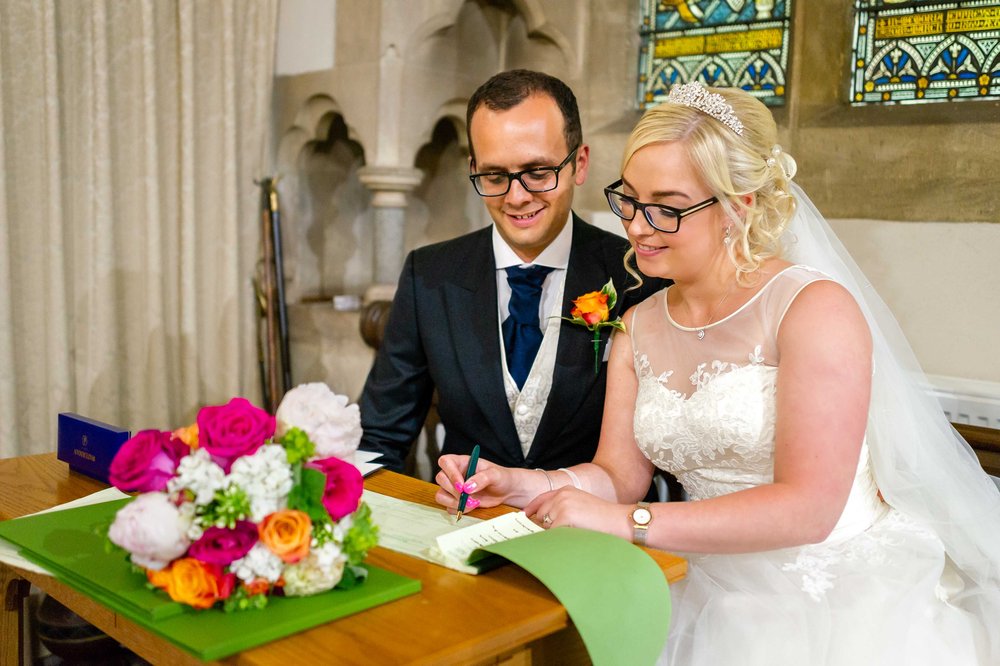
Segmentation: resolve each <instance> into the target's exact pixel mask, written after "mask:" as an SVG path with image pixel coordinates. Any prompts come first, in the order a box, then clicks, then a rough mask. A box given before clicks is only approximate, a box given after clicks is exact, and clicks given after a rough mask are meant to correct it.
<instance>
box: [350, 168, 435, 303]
mask: <svg viewBox="0 0 1000 666" xmlns="http://www.w3.org/2000/svg"><path fill="white" fill-rule="evenodd" d="M358 178H359V179H360V180H361V182H362V184H364V186H365V187H367V188H368V189H369V190H371V191H372V193H373V194H374V197H373V198H372V207H373V208H374V209H375V211H374V214H375V238H374V246H375V253H374V254H375V256H374V268H375V271H374V276H373V277H374V282H375V284H377V285H391V286H393V287H395V284H396V279H397V278H398V277H399V271H400V269H402V268H403V240H404V236H405V224H406V193H407V192H410V191H412V190H413V188H415V187H416V186H417V185H419V184H420V181H421V180H422V179H423V172H422V171H420V169H413V168H410V167H392V166H366V167H363V168H362V169H361V170H360V171H359V172H358Z"/></svg>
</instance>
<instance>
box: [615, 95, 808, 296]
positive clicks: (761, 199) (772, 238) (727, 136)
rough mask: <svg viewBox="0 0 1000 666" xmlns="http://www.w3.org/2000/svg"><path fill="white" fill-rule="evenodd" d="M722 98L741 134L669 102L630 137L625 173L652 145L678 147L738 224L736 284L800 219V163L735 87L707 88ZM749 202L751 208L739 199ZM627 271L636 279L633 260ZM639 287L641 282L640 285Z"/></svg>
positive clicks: (772, 253)
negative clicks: (794, 187) (796, 192)
mask: <svg viewBox="0 0 1000 666" xmlns="http://www.w3.org/2000/svg"><path fill="white" fill-rule="evenodd" d="M705 90H706V91H707V92H708V93H716V94H719V95H721V96H722V97H723V98H725V100H726V102H728V103H729V105H730V106H731V107H732V109H733V114H734V115H735V116H736V118H738V119H739V121H740V122H741V123H742V125H743V127H742V130H741V134H737V133H736V131H734V130H733V129H732V128H731V127H730V126H728V125H726V124H723V122H721V121H720V120H718V119H716V118H715V117H713V116H710V115H708V114H707V113H705V112H703V111H700V110H698V109H696V108H693V107H690V106H685V105H683V104H679V103H672V102H666V103H663V104H660V105H659V106H655V107H653V108H652V109H649V110H648V111H646V113H645V114H643V116H642V118H641V119H640V120H639V123H638V124H637V125H636V126H635V129H633V130H632V134H631V135H629V138H628V142H627V143H626V145H625V153H624V156H623V157H622V172H623V173H624V171H625V167H626V166H627V165H628V163H629V160H631V159H632V156H633V155H634V154H635V153H636V152H637V151H638V150H640V149H641V148H644V147H646V146H648V145H650V144H654V143H679V144H680V145H681V146H683V147H684V148H685V149H686V151H687V154H688V157H689V159H690V160H691V163H692V164H693V165H694V166H695V168H696V169H697V170H698V172H699V175H700V177H701V180H702V182H704V183H705V184H706V185H707V186H708V187H709V189H710V190H711V191H712V194H713V195H714V196H715V197H716V198H717V199H718V200H719V204H720V205H721V206H722V207H723V210H725V212H726V215H727V216H728V217H729V219H730V221H731V222H732V225H733V231H734V234H733V236H732V238H733V242H732V243H730V244H728V246H727V247H728V251H729V257H730V259H731V260H732V261H733V263H734V264H735V266H736V269H737V276H738V279H740V280H741V281H744V280H746V277H747V276H748V275H750V274H751V273H753V272H755V271H756V270H757V269H758V268H760V266H761V264H762V263H763V262H764V261H765V260H766V259H768V258H770V257H779V256H781V254H782V247H781V241H780V237H781V233H782V231H783V230H784V228H785V226H786V225H787V224H788V222H789V221H790V220H791V219H792V215H793V214H794V213H795V198H794V197H793V196H792V195H791V193H790V192H789V188H790V183H791V179H792V177H793V176H794V175H795V170H796V165H795V160H794V159H792V157H791V155H788V154H787V153H785V152H784V151H782V150H781V147H780V146H778V145H777V136H778V130H777V127H776V126H775V123H774V118H773V117H772V115H771V112H770V111H769V110H768V109H767V107H766V106H764V105H763V104H762V103H761V102H759V101H758V100H757V99H755V98H754V97H753V96H751V95H750V94H748V93H746V92H744V91H742V90H739V89H737V88H709V87H705ZM748 194H749V195H752V197H751V200H750V202H749V203H747V202H745V201H744V200H743V198H742V197H744V196H745V195H748ZM634 254H635V251H634V250H632V249H630V250H629V251H628V253H627V254H626V255H625V267H626V269H627V270H628V271H629V272H630V273H632V274H633V275H634V276H636V277H638V274H637V273H636V271H635V270H634V269H633V268H632V267H631V258H632V257H633V256H634ZM640 282H641V279H640Z"/></svg>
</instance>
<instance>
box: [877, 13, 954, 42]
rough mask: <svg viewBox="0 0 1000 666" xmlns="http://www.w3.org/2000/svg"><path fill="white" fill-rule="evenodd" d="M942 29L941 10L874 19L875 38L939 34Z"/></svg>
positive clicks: (942, 18) (942, 15)
mask: <svg viewBox="0 0 1000 666" xmlns="http://www.w3.org/2000/svg"><path fill="white" fill-rule="evenodd" d="M943 30H944V13H943V12H925V13H923V14H909V15H907V16H882V17H879V18H877V19H875V39H892V38H894V37H915V36H918V35H940V34H941V32H942V31H943Z"/></svg>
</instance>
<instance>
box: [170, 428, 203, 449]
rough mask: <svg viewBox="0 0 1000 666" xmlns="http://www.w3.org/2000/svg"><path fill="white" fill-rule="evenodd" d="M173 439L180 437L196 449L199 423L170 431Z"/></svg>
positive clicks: (189, 446)
mask: <svg viewBox="0 0 1000 666" xmlns="http://www.w3.org/2000/svg"><path fill="white" fill-rule="evenodd" d="M170 438H171V439H179V440H181V441H182V442H184V443H185V444H187V445H188V448H189V449H191V450H192V451H194V450H195V449H197V448H198V424H197V423H192V424H191V425H189V426H188V427H186V428H178V429H177V430H174V431H173V432H172V433H170Z"/></svg>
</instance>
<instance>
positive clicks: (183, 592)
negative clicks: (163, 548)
mask: <svg viewBox="0 0 1000 666" xmlns="http://www.w3.org/2000/svg"><path fill="white" fill-rule="evenodd" d="M218 569H219V568H218V567H217V566H212V565H210V564H206V563H204V562H201V561H199V560H196V559H194V558H193V557H183V558H181V559H178V560H174V562H173V563H172V564H171V565H170V566H169V567H167V568H166V569H162V570H160V571H147V572H146V577H147V578H148V579H149V582H150V583H152V584H153V585H155V586H156V587H158V588H160V589H163V590H166V592H167V594H169V595H170V598H171V599H173V600H174V601H176V602H178V603H182V604H187V605H188V606H192V607H193V608H211V607H212V606H213V605H214V604H215V602H216V601H218V600H219V599H222V598H223V597H224V596H226V595H223V592H224V590H223V586H224V581H223V580H222V578H221V577H220V575H219V573H220V572H219V570H218Z"/></svg>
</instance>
